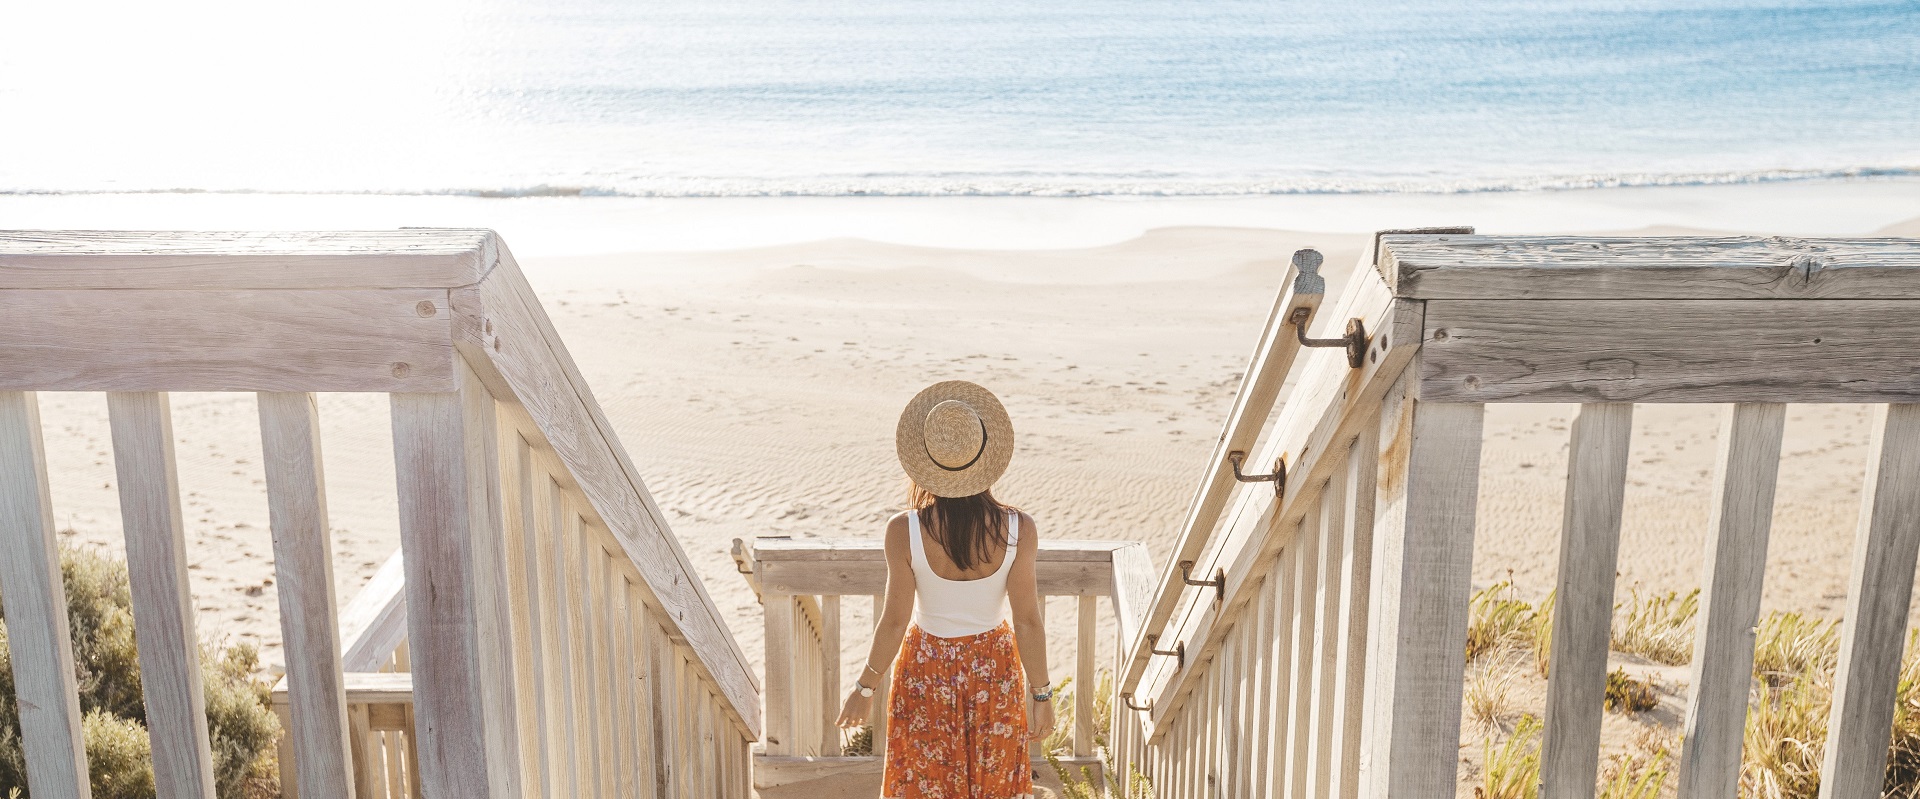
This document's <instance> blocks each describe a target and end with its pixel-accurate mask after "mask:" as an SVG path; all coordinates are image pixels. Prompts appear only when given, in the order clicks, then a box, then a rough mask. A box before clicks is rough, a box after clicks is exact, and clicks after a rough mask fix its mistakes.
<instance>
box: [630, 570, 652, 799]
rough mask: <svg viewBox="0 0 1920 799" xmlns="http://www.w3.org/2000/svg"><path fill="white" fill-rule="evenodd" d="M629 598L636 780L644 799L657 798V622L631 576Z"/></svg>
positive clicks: (631, 720) (636, 791)
mask: <svg viewBox="0 0 1920 799" xmlns="http://www.w3.org/2000/svg"><path fill="white" fill-rule="evenodd" d="M626 590H627V602H626V605H625V607H624V611H625V617H624V619H623V621H622V626H625V627H626V628H627V630H628V635H627V643H628V649H627V660H628V662H630V663H632V664H633V665H632V667H631V670H630V671H629V672H628V678H629V679H631V680H632V681H633V684H632V687H631V691H632V696H633V698H632V714H631V715H630V716H629V717H628V722H627V723H629V724H632V725H633V736H632V739H631V740H632V742H633V754H634V759H635V762H634V771H633V778H634V782H635V785H636V787H635V789H634V795H636V796H639V797H642V799H657V797H658V796H659V777H658V776H657V774H656V766H655V758H656V754H657V752H656V750H657V748H658V747H659V745H660V743H659V740H658V739H656V738H654V737H653V724H654V719H653V717H654V707H653V680H654V677H653V667H652V663H653V655H652V652H651V649H652V647H653V640H652V638H651V637H650V636H648V635H647V630H648V629H649V628H651V627H652V626H653V624H652V622H651V621H649V620H648V616H647V607H646V604H645V601H644V600H642V599H641V597H640V588H639V586H637V585H635V584H634V583H633V581H632V580H631V579H629V580H627V581H626Z"/></svg>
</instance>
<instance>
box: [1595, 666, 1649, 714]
mask: <svg viewBox="0 0 1920 799" xmlns="http://www.w3.org/2000/svg"><path fill="white" fill-rule="evenodd" d="M1659 704H1660V695H1659V694H1658V693H1656V692H1655V691H1654V690H1653V684H1652V683H1650V682H1647V681H1646V680H1642V679H1637V678H1635V677H1633V676H1632V675H1629V674H1627V670H1626V669H1620V668H1616V669H1614V670H1613V671H1610V672H1607V698H1606V707H1607V709H1608V710H1611V711H1613V712H1615V713H1641V712H1645V711H1648V710H1652V709H1654V708H1655V707H1656V706H1658V705H1659Z"/></svg>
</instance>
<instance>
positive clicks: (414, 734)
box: [405, 705, 426, 799]
mask: <svg viewBox="0 0 1920 799" xmlns="http://www.w3.org/2000/svg"><path fill="white" fill-rule="evenodd" d="M405 717H406V726H407V796H409V797H412V798H413V799H423V797H425V796H426V794H425V793H424V792H422V791H421V790H420V725H419V724H417V723H415V715H414V706H413V705H407V707H406V711H405Z"/></svg>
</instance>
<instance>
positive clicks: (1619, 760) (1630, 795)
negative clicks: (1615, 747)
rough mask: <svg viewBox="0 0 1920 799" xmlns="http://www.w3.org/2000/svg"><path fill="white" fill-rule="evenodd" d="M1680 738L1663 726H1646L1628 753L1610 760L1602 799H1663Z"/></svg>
mask: <svg viewBox="0 0 1920 799" xmlns="http://www.w3.org/2000/svg"><path fill="white" fill-rule="evenodd" d="M1678 742H1679V737H1678V735H1677V734H1675V733H1674V732H1673V731H1671V730H1667V729H1663V728H1660V727H1642V728H1640V730H1639V732H1638V733H1636V734H1635V735H1634V738H1633V745H1632V747H1631V748H1629V749H1628V750H1627V751H1625V752H1622V753H1619V754H1616V755H1612V756H1610V757H1608V758H1607V765H1606V768H1605V769H1604V770H1602V771H1601V772H1600V791H1599V794H1598V797H1599V799H1659V797H1660V795H1661V792H1662V791H1663V790H1664V789H1665V788H1666V784H1667V777H1668V776H1670V773H1669V771H1668V768H1667V763H1668V762H1669V761H1671V760H1672V758H1673V748H1674V746H1675V745H1677V744H1678Z"/></svg>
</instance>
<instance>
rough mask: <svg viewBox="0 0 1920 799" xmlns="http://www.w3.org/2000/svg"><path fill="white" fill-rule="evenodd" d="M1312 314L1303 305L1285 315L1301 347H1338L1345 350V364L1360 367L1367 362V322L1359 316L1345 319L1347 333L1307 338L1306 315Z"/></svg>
mask: <svg viewBox="0 0 1920 799" xmlns="http://www.w3.org/2000/svg"><path fill="white" fill-rule="evenodd" d="M1312 315H1313V309H1312V308H1307V307H1305V306H1302V307H1299V308H1295V309H1293V313H1291V314H1289V315H1288V316H1287V324H1290V325H1293V335H1294V337H1295V338H1298V339H1299V340H1300V346H1302V347H1340V348H1342V349H1345V350H1346V351H1347V366H1350V367H1352V368H1354V369H1358V368H1360V366H1361V364H1364V363H1366V362H1367V342H1368V341H1369V339H1368V338H1367V324H1366V323H1365V322H1362V321H1360V317H1357V316H1356V317H1354V318H1352V319H1348V320H1347V334H1346V335H1344V336H1341V337H1339V338H1307V317H1309V316H1312Z"/></svg>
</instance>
